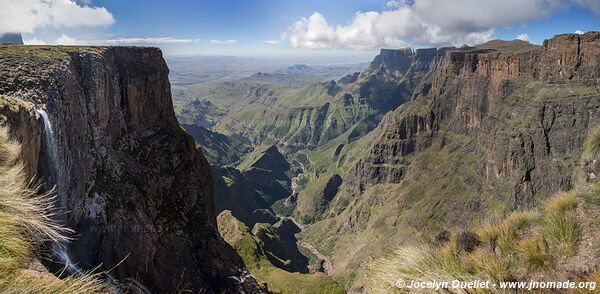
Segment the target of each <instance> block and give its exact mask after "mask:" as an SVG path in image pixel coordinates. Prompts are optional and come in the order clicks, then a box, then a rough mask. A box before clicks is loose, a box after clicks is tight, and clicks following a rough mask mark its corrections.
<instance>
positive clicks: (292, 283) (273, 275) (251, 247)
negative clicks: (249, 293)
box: [218, 211, 344, 294]
mask: <svg viewBox="0 0 600 294" xmlns="http://www.w3.org/2000/svg"><path fill="white" fill-rule="evenodd" d="M218 223H219V232H220V233H221V235H222V236H223V238H224V239H225V240H226V241H227V242H228V243H229V244H230V245H232V246H233V247H234V248H235V249H236V251H237V252H238V253H239V254H240V256H242V259H243V260H244V263H245V264H246V266H247V267H248V269H249V270H250V272H251V273H252V274H253V275H254V276H255V277H256V278H257V279H258V280H259V281H261V282H266V283H268V285H269V289H270V290H271V291H274V292H277V293H306V294H309V293H311V294H312V293H344V290H343V289H342V288H341V287H340V286H338V285H337V284H336V283H335V282H334V281H333V280H332V279H331V278H329V277H328V276H327V275H325V274H323V273H315V274H308V275H307V274H300V273H292V272H287V271H285V270H282V269H280V268H278V267H275V266H274V265H273V264H272V263H271V261H269V258H268V257H267V254H269V253H268V252H267V251H266V250H265V248H264V247H263V246H262V245H261V243H262V242H261V241H260V240H258V239H257V238H256V237H255V236H254V235H252V233H251V232H250V230H249V229H248V227H246V226H245V225H244V224H243V223H241V222H239V221H238V220H236V219H235V218H234V217H233V216H232V215H231V213H230V212H229V211H224V212H222V213H221V214H220V215H219V217H218ZM271 258H273V257H272V256H271ZM280 262H281V263H285V261H280Z"/></svg>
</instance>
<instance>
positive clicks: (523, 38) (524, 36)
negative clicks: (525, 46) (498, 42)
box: [517, 34, 529, 42]
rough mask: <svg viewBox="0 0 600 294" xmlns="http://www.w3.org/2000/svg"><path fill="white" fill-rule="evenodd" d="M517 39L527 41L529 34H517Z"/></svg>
mask: <svg viewBox="0 0 600 294" xmlns="http://www.w3.org/2000/svg"><path fill="white" fill-rule="evenodd" d="M517 40H521V41H525V42H529V35H527V34H519V35H518V36H517Z"/></svg>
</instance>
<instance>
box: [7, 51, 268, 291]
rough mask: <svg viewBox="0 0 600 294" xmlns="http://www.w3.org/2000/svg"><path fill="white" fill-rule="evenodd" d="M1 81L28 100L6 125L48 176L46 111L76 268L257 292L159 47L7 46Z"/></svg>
mask: <svg viewBox="0 0 600 294" xmlns="http://www.w3.org/2000/svg"><path fill="white" fill-rule="evenodd" d="M0 75H1V76H2V77H3V78H2V80H1V81H0V94H1V95H3V96H7V97H11V98H10V99H11V100H14V99H17V100H20V101H22V102H17V103H16V104H19V103H25V104H28V105H29V109H30V110H29V111H28V112H27V113H23V112H18V111H17V112H15V111H12V114H11V113H8V115H7V117H8V119H7V120H6V121H7V122H8V123H9V125H10V126H11V128H12V130H13V132H14V133H16V134H17V137H18V138H19V139H21V141H22V144H24V145H25V146H28V147H27V148H26V150H27V152H26V154H24V157H25V158H26V159H27V164H28V168H29V169H30V170H35V169H37V170H38V174H40V175H43V174H45V173H48V171H47V170H43V169H44V168H43V165H41V164H39V163H36V158H38V159H39V158H41V159H40V161H45V160H47V158H44V152H43V150H41V144H40V143H39V142H40V140H41V130H42V129H43V128H42V127H41V121H40V120H39V119H38V118H37V117H36V116H34V114H35V112H34V111H33V110H31V109H33V108H32V107H33V106H32V104H31V103H35V104H37V105H42V106H41V107H44V108H45V109H46V112H47V113H48V114H49V120H50V122H51V123H52V126H53V130H54V139H55V141H56V145H57V146H56V149H57V153H58V162H59V163H58V168H57V170H58V174H57V175H56V179H57V190H58V194H59V197H60V198H64V199H66V203H65V205H66V207H64V208H63V209H64V211H68V214H67V219H66V220H67V225H68V226H69V227H70V228H72V229H74V230H75V231H76V236H75V240H74V241H73V242H72V243H71V244H70V245H69V246H68V252H70V255H71V258H72V260H74V261H75V262H76V263H78V265H79V266H81V267H82V268H84V269H92V268H94V267H96V266H99V265H101V266H102V268H103V269H110V268H113V267H115V266H116V268H115V269H114V270H113V271H112V272H111V274H112V275H113V276H114V278H115V279H117V280H119V281H121V282H124V283H126V282H127V281H130V280H133V279H135V280H136V281H137V282H139V283H141V284H143V285H144V286H146V287H147V288H149V289H150V290H151V291H155V292H171V291H175V290H176V289H178V290H181V289H188V290H190V291H193V292H223V291H227V292H235V291H243V289H242V288H245V289H246V290H248V289H254V290H255V291H260V290H259V288H258V285H257V284H256V282H255V281H254V280H253V279H252V278H248V279H245V281H244V285H243V287H242V285H240V284H238V283H237V282H236V280H235V279H233V278H231V277H240V276H242V271H243V270H244V264H243V262H242V260H241V258H240V257H239V256H238V255H237V254H236V253H235V251H234V250H233V249H232V248H231V247H230V246H229V245H227V243H225V242H224V241H223V239H222V238H221V237H220V236H219V233H218V231H217V227H216V216H215V207H214V202H213V191H212V180H211V173H210V168H209V165H208V163H207V161H206V159H205V158H204V156H203V155H202V153H201V152H200V151H199V149H197V147H196V145H195V143H194V141H193V139H192V138H191V137H190V136H189V135H187V134H186V133H185V132H184V131H183V130H182V129H181V128H180V127H179V126H178V123H177V120H176V118H175V115H174V111H173V107H172V101H171V93H170V85H169V80H168V77H167V75H168V68H167V66H166V64H165V62H164V60H163V58H162V55H161V52H160V51H159V50H158V49H155V48H134V47H50V46H45V47H39V46H36V47H29V46H0ZM11 104H12V103H11ZM5 108H6V107H5ZM4 113H6V111H4V112H3V114H4ZM120 262H122V263H120ZM119 263H120V264H119ZM117 265H118V266H117Z"/></svg>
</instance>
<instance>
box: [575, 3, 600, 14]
mask: <svg viewBox="0 0 600 294" xmlns="http://www.w3.org/2000/svg"><path fill="white" fill-rule="evenodd" d="M575 1H576V2H577V4H579V5H580V6H583V7H584V8H587V9H589V10H591V11H593V12H594V13H596V14H600V1H598V0H575Z"/></svg>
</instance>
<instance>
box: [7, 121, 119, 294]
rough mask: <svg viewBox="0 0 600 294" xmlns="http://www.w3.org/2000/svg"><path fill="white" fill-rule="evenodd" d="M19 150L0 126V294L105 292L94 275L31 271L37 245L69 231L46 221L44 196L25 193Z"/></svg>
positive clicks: (48, 207) (49, 206) (49, 202)
mask: <svg viewBox="0 0 600 294" xmlns="http://www.w3.org/2000/svg"><path fill="white" fill-rule="evenodd" d="M19 152H20V147H19V145H18V144H16V143H15V142H14V141H11V140H10V139H9V136H8V133H7V130H6V129H5V128H1V127H0V293H32V294H33V293H106V292H108V291H107V289H106V287H105V285H104V284H103V283H101V282H99V280H98V279H97V276H95V275H86V276H84V277H77V278H66V279H59V278H57V277H55V276H53V275H52V274H50V273H48V272H47V271H43V270H34V269H31V264H33V263H34V262H35V261H36V260H37V259H38V257H37V256H36V254H37V253H36V252H37V246H38V245H39V244H41V243H42V242H46V241H51V242H65V241H68V239H67V238H66V237H65V233H68V232H69V230H67V229H65V228H62V227H60V226H59V225H57V224H56V223H54V222H53V221H52V217H53V216H54V213H55V211H54V208H53V201H54V199H53V198H52V197H51V196H50V195H49V194H44V195H39V194H38V193H36V192H35V189H29V188H28V183H27V181H25V176H24V173H23V166H22V165H21V164H20V163H18V162H17V158H18V157H19Z"/></svg>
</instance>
